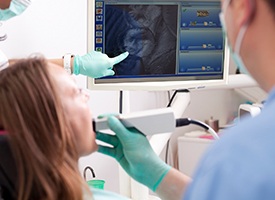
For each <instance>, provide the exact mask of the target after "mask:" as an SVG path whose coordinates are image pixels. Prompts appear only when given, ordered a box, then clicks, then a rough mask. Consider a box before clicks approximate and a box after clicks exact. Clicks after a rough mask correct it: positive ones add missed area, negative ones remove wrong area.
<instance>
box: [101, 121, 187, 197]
mask: <svg viewBox="0 0 275 200" xmlns="http://www.w3.org/2000/svg"><path fill="white" fill-rule="evenodd" d="M108 124H109V126H110V128H111V130H113V131H114V132H115V133H116V135H109V134H104V133H100V132H97V139H98V140H100V141H103V142H105V143H107V144H109V145H111V146H112V147H106V146H101V145H99V149H98V151H99V152H101V153H103V154H106V155H109V156H111V157H113V158H115V159H116V160H117V161H118V162H119V163H120V165H121V166H122V167H123V169H124V170H125V171H126V172H127V173H128V174H129V175H130V176H131V177H133V178H134V179H135V180H137V181H138V182H140V183H142V184H144V185H146V186H147V187H148V188H150V189H151V190H152V191H154V192H156V193H157V194H158V195H159V197H161V199H163V200H178V199H180V198H181V197H182V195H183V192H184V191H185V188H186V186H187V185H188V183H189V182H190V180H191V179H190V178H189V177H187V176H185V175H184V174H182V173H181V172H179V171H177V170H176V169H174V168H171V167H170V166H169V165H167V164H166V163H165V162H164V161H162V160H161V159H160V158H159V157H158V156H157V155H156V154H155V152H154V151H153V149H152V148H151V146H150V143H149V141H148V140H147V138H146V137H145V135H143V134H140V132H138V131H137V130H136V129H135V128H126V127H125V126H124V125H123V124H122V123H121V121H120V120H119V119H118V118H117V117H115V116H110V117H108Z"/></svg>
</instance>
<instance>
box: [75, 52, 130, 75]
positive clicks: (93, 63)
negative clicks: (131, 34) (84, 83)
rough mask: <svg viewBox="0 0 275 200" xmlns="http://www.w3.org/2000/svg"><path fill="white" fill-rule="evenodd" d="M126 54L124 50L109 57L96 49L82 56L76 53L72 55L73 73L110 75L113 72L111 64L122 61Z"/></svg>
mask: <svg viewBox="0 0 275 200" xmlns="http://www.w3.org/2000/svg"><path fill="white" fill-rule="evenodd" d="M128 55H129V53H128V52H124V53H122V54H120V55H119V56H116V57H114V58H109V57H108V56H107V55H106V54H103V53H101V52H98V51H91V52H90V53H87V54H86V55H84V56H79V55H76V56H75V57H74V65H73V67H74V71H73V73H74V74H76V75H78V74H82V75H85V76H89V77H92V78H100V77H103V76H111V75H114V74H115V72H114V71H113V66H114V65H115V64H117V63H119V62H121V61H123V60H124V59H125V58H126V57H127V56H128Z"/></svg>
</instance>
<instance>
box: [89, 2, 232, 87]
mask: <svg viewBox="0 0 275 200" xmlns="http://www.w3.org/2000/svg"><path fill="white" fill-rule="evenodd" d="M212 1H214V0H212ZM94 12H95V1H94V0H88V13H87V16H88V20H87V22H88V25H87V27H88V28H87V42H88V43H87V44H88V45H87V48H88V49H87V50H88V52H90V51H93V50H94V36H95V35H94V26H95V21H94V20H95V19H94V18H95V16H94ZM229 56H230V50H229V47H228V40H227V38H225V43H224V58H223V59H224V63H223V65H224V66H223V78H222V79H211V80H183V81H173V80H171V81H154V82H152V81H150V82H146V81H144V82H123V83H96V82H95V79H94V78H90V77H88V81H87V87H88V89H91V90H129V91H132V90H142V91H164V90H165V91H167V90H177V89H189V90H192V89H211V88H219V87H224V86H226V85H227V84H228V77H229V63H230V57H229ZM171 78H172V77H171Z"/></svg>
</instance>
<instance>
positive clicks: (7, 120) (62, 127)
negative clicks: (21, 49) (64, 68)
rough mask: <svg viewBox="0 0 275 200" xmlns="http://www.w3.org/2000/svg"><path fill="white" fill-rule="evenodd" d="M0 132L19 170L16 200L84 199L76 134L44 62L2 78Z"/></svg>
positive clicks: (21, 64) (29, 62) (28, 62)
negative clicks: (2, 132) (6, 137)
mask: <svg viewBox="0 0 275 200" xmlns="http://www.w3.org/2000/svg"><path fill="white" fill-rule="evenodd" d="M0 126H2V127H3V128H4V129H5V130H6V131H7V132H8V138H9V141H10V144H11V149H12V152H13V154H14V157H15V161H16V164H17V172H18V185H17V188H18V200H27V199H45V200H46V199H47V200H57V199H58V200H62V199H64V200H68V199H77V200H80V199H82V197H83V189H84V188H85V187H86V186H85V183H84V180H83V179H82V177H81V175H80V173H79V171H78V165H77V161H78V154H77V151H76V145H75V142H74V141H75V139H74V134H72V130H71V128H70V124H69V123H68V122H67V120H66V118H65V116H64V111H63V108H62V106H61V100H60V98H59V95H58V94H57V92H56V90H55V86H54V82H53V80H52V77H51V76H50V74H49V71H48V67H47V63H46V61H45V60H44V59H43V58H30V59H24V60H20V61H18V62H17V63H15V64H14V65H12V66H10V67H8V68H6V69H4V70H3V71H1V72H0Z"/></svg>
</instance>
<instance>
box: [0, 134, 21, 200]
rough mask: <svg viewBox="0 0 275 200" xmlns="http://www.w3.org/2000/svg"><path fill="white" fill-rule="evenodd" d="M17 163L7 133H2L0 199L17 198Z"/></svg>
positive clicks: (0, 139) (0, 142)
mask: <svg viewBox="0 0 275 200" xmlns="http://www.w3.org/2000/svg"><path fill="white" fill-rule="evenodd" d="M16 182H17V171H16V164H15V161H14V157H13V154H12V151H11V149H10V145H9V141H8V138H7V136H6V135H0V199H1V197H2V199H15V198H16V194H17V192H16V191H17V190H16Z"/></svg>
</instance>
